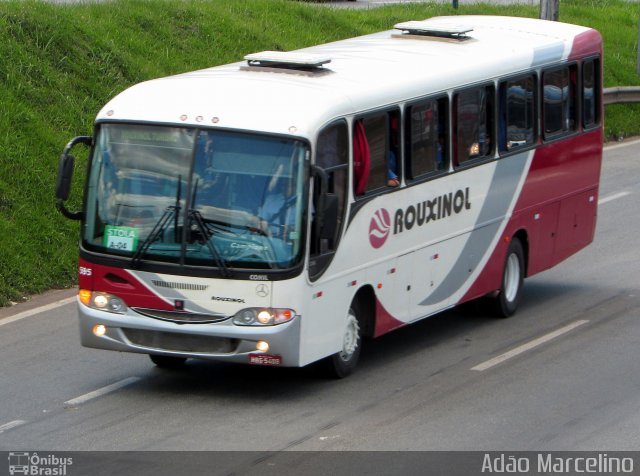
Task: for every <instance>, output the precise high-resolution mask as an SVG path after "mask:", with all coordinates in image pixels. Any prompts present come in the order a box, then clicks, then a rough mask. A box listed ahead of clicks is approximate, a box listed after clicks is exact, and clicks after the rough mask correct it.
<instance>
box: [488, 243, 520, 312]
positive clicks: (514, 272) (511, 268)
mask: <svg viewBox="0 0 640 476" xmlns="http://www.w3.org/2000/svg"><path fill="white" fill-rule="evenodd" d="M524 270H525V262H524V250H523V248H522V243H520V240H519V239H518V238H513V239H512V240H511V243H509V248H508V249H507V256H506V258H505V260H504V267H503V268H502V283H501V287H500V289H499V290H498V294H497V295H496V296H495V297H494V298H493V304H494V311H495V314H496V315H497V316H498V317H503V318H504V317H510V316H512V315H513V314H514V313H515V312H516V310H517V309H518V304H519V303H520V297H521V295H522V285H523V283H524Z"/></svg>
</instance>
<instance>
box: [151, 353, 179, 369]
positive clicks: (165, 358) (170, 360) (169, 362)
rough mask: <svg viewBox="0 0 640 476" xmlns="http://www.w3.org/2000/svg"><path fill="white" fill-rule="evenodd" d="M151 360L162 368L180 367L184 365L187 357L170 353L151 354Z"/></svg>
mask: <svg viewBox="0 0 640 476" xmlns="http://www.w3.org/2000/svg"><path fill="white" fill-rule="evenodd" d="M149 358H150V359H151V362H153V363H154V364H156V365H157V366H158V367H160V368H161V369H179V368H180V367H182V366H183V365H184V363H185V362H186V360H187V359H185V358H184V357H171V356H169V355H155V354H149Z"/></svg>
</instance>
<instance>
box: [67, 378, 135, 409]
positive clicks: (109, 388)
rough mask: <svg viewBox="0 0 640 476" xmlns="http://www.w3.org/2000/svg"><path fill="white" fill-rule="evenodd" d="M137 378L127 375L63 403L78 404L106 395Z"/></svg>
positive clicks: (133, 381)
mask: <svg viewBox="0 0 640 476" xmlns="http://www.w3.org/2000/svg"><path fill="white" fill-rule="evenodd" d="M138 380H140V377H128V378H125V379H123V380H120V381H118V382H116V383H112V384H111V385H107V386H106V387H102V388H99V389H98V390H94V391H93V392H89V393H85V394H84V395H80V396H79V397H76V398H72V399H71V400H67V401H66V402H64V404H65V405H80V404H82V403H85V402H88V401H89V400H92V399H94V398H98V397H101V396H103V395H106V394H107V393H111V392H115V391H116V390H119V389H121V388H122V387H126V386H127V385H131V384H132V383H135V382H137V381H138Z"/></svg>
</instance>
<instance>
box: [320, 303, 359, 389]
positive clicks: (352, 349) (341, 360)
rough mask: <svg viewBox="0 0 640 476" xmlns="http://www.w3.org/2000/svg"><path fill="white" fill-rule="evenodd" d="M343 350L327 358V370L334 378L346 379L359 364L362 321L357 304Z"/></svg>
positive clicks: (348, 314)
mask: <svg viewBox="0 0 640 476" xmlns="http://www.w3.org/2000/svg"><path fill="white" fill-rule="evenodd" d="M342 345H343V348H342V350H341V351H340V352H336V353H335V354H333V355H331V356H329V357H327V359H326V361H325V363H326V369H327V373H328V374H329V376H330V377H332V378H344V377H347V376H348V375H351V374H352V373H353V371H354V370H355V368H356V365H357V364H358V359H359V358H360V350H361V348H362V321H361V313H360V310H359V308H358V305H357V303H355V302H354V303H353V304H352V305H351V308H350V309H349V312H348V313H347V319H346V323H345V328H344V336H343V343H342Z"/></svg>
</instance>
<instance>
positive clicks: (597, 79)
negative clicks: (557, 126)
mask: <svg viewBox="0 0 640 476" xmlns="http://www.w3.org/2000/svg"><path fill="white" fill-rule="evenodd" d="M588 63H592V64H593V66H594V69H593V102H594V111H593V112H594V120H593V122H592V123H589V124H587V123H586V122H585V109H586V108H585V94H584V92H585V87H584V68H585V65H586V64H588ZM601 65H602V59H601V58H600V56H599V55H598V56H589V57H586V58H583V59H582V61H581V63H580V83H579V89H580V92H579V103H580V125H581V126H582V129H583V130H585V131H590V130H593V129H597V128H598V127H600V125H601V122H602V88H601V81H602V79H601V78H602V77H601V75H602V66H601Z"/></svg>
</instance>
